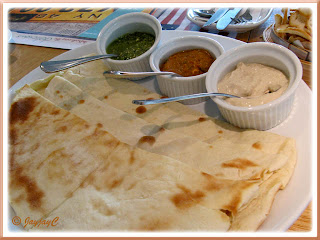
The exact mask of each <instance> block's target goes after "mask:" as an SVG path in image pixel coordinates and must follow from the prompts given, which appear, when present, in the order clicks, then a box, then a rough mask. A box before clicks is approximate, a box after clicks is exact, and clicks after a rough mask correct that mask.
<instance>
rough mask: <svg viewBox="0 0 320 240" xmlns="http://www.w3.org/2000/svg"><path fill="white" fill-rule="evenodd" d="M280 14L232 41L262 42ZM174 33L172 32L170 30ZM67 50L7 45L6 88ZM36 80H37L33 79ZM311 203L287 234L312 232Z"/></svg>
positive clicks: (307, 73)
mask: <svg viewBox="0 0 320 240" xmlns="http://www.w3.org/2000/svg"><path fill="white" fill-rule="evenodd" d="M278 13H281V9H274V10H273V12H272V14H271V15H270V17H269V19H268V20H267V21H266V22H264V23H263V24H262V25H260V26H259V27H257V28H255V29H253V30H250V31H248V32H245V33H237V34H236V35H234V39H237V40H240V41H243V42H246V43H252V42H263V41H264V39H263V32H264V30H265V29H266V28H267V27H269V26H270V25H272V24H273V23H274V15H275V14H278ZM171 31H174V30H171ZM199 31H200V32H207V30H206V29H202V28H200V29H199ZM219 34H220V35H225V36H228V34H229V33H224V32H220V33H219ZM67 51H69V50H66V49H58V48H49V47H41V46H31V45H23V44H15V43H10V44H8V56H9V59H8V66H7V67H8V73H9V74H8V78H9V79H8V87H9V88H11V87H12V86H13V85H14V84H15V83H16V82H18V81H19V80H20V79H21V78H23V77H24V76H25V75H27V74H28V73H29V72H31V71H32V70H34V69H35V68H39V66H40V63H41V62H44V61H48V60H50V59H52V58H54V57H56V56H58V55H60V54H62V53H65V52H67ZM311 76H312V75H311V67H310V66H307V67H303V77H302V79H303V80H304V81H305V83H306V84H307V85H308V86H309V88H310V89H312V81H311ZM35 80H37V79H35ZM311 216H312V202H310V203H309V205H308V206H307V207H306V209H305V210H304V211H303V212H302V214H301V215H300V217H299V218H298V219H297V220H296V221H295V222H294V224H293V225H292V226H291V227H290V228H289V229H288V230H287V231H288V232H307V231H311V230H312V218H311Z"/></svg>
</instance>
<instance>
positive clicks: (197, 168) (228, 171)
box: [9, 61, 296, 231]
mask: <svg viewBox="0 0 320 240" xmlns="http://www.w3.org/2000/svg"><path fill="white" fill-rule="evenodd" d="M103 70H104V66H103V65H102V64H101V63H99V61H97V62H92V63H88V64H84V65H81V66H78V67H76V68H73V69H70V70H68V71H65V72H62V73H60V74H58V75H60V76H61V77H57V76H56V77H54V76H51V77H50V78H48V79H46V80H44V81H37V82H35V83H34V84H32V85H31V87H32V88H33V89H35V90H37V91H38V93H40V94H41V95H43V96H45V97H46V98H48V99H49V100H50V101H52V102H53V103H54V104H56V105H58V106H59V107H60V108H59V107H57V106H55V105H54V104H53V103H51V102H49V101H48V100H46V99H45V98H44V97H41V95H39V94H37V93H36V92H35V91H33V90H32V89H30V88H29V87H25V88H23V89H22V90H21V91H20V92H19V93H18V95H17V97H16V98H15V100H14V102H13V105H12V106H14V105H15V104H16V103H18V102H20V101H22V102H23V101H24V100H25V99H29V98H30V97H31V98H35V99H36V103H37V104H36V107H31V108H30V109H31V110H27V111H26V112H27V116H28V117H27V118H26V119H27V120H23V121H20V120H19V121H18V122H19V124H18V123H17V122H13V124H10V133H11V136H12V137H11V139H12V140H11V142H12V144H11V147H10V148H11V158H10V159H14V160H13V161H11V162H12V164H11V165H12V166H13V167H12V168H11V169H10V176H11V175H12V176H13V177H12V178H11V177H10V181H11V182H10V185H9V186H10V204H11V205H12V206H13V208H14V210H15V211H16V213H17V215H18V216H20V213H21V216H30V214H29V212H30V211H31V212H32V214H34V215H32V216H33V217H34V218H36V219H37V218H38V219H39V218H45V219H46V220H48V219H54V218H55V217H57V216H58V217H59V223H58V225H57V226H56V227H55V228H54V229H53V228H50V229H48V228H46V227H41V228H38V227H34V228H32V230H49V231H52V230H77V231H81V230H82V231H85V230H88V231H90V230H91V231H92V230H97V231H98V230H104V231H106V230H107V231H109V230H135V231H141V230H142V231H145V230H156V231H157V230H158V231H162V230H209V231H227V230H228V229H229V230H231V231H254V230H256V229H257V228H258V227H259V225H260V224H261V223H262V222H263V221H264V219H265V218H266V215H267V214H268V212H269V210H270V207H271V205H272V202H273V199H274V197H275V195H276V193H277V191H278V190H279V189H283V188H284V187H285V186H286V184H287V183H288V181H289V179H290V177H291V175H292V173H293V170H294V165H295V162H296V152H295V142H294V140H293V139H289V138H286V137H282V136H279V135H276V134H272V133H268V132H260V131H254V130H242V129H238V128H235V127H232V126H230V125H229V124H227V123H224V122H221V121H219V120H216V119H212V118H209V117H208V116H206V115H204V114H200V113H198V112H196V111H194V110H191V109H190V108H188V107H186V106H183V105H181V104H179V103H168V104H164V105H156V106H147V107H146V109H143V111H140V110H141V109H140V110H139V109H137V106H135V105H131V104H128V103H130V102H131V101H132V100H133V99H144V98H150V97H153V98H158V97H159V95H157V94H155V93H152V92H150V91H149V90H147V89H145V88H143V87H141V86H140V85H138V84H135V83H132V82H130V81H127V80H118V79H108V80H106V79H105V78H104V77H103V75H102V74H101V73H102V72H103ZM39 103H40V104H39ZM18 106H19V104H18ZM21 106H22V105H21ZM24 107H25V106H23V107H22V108H21V109H24ZM62 108H64V109H62ZM11 109H13V107H11ZM18 109H19V108H18ZM27 109H28V106H27ZM19 111H21V110H19ZM22 111H23V112H25V110H22ZM49 112H50V113H54V114H49ZM56 112H58V113H56ZM70 112H71V113H70ZM64 116H67V118H66V119H64ZM73 122H74V123H76V124H75V126H78V125H79V126H81V125H82V126H83V127H84V128H85V129H88V130H87V131H86V130H85V129H84V130H83V131H78V130H75V129H74V128H73V127H72V126H73ZM78 122H79V123H78ZM38 124H40V125H39V126H38ZM46 125H48V126H50V127H48V128H46ZM65 126H66V127H67V128H65ZM69 128H71V129H72V130H69ZM26 129H28V130H26ZM38 129H39V130H38ZM57 129H59V134H58V135H57V134H56V130H57ZM30 130H32V131H30ZM40 130H41V131H44V133H41V134H39V133H38V131H40ZM97 132H99V134H96V133H97ZM109 132H110V133H111V134H112V135H113V136H112V135H111V134H110V133H109ZM77 134H78V135H77ZM87 135H89V136H87ZM92 136H94V137H95V138H93V139H92V140H91V138H92ZM74 137H78V138H77V140H76V141H75V140H74V139H73V138H74ZM115 137H116V138H115ZM83 138H84V139H87V138H89V139H90V141H89V143H88V144H87V145H86V146H83V145H84V142H83V141H81V139H83ZM17 139H18V140H17ZM42 139H45V141H43V144H42V142H41V141H42ZM106 139H108V140H106ZM69 142H70V143H69ZM106 142H109V144H110V143H112V144H111V146H110V147H109V146H107V147H106ZM71 143H72V144H71ZM130 145H131V146H130ZM30 146H34V148H36V149H38V150H37V151H38V154H39V153H42V152H43V153H45V154H42V155H41V157H40V158H38V159H36V160H34V159H35V158H36V157H37V156H38V155H37V153H34V154H32V153H30V151H27V149H28V148H30ZM60 148H62V150H61V149H60ZM105 148H107V149H105ZM21 149H23V150H21ZM76 149H81V150H80V151H79V152H78V153H74V152H75V151H76ZM65 152H66V153H67V154H65ZM83 152H85V154H83ZM52 153H53V154H52ZM73 154H74V155H75V156H77V158H79V161H80V162H81V164H80V165H79V166H78V168H77V167H75V168H73V165H74V163H73V161H76V160H75V159H74V158H72V157H71V160H70V161H69V158H70V156H73ZM46 156H47V157H46ZM96 156H98V157H97V158H96ZM92 159H93V160H92ZM91 161H93V162H94V164H93V165H91ZM51 162H53V163H54V164H53V166H52V164H51ZM88 165H90V167H87V166H88ZM21 166H22V167H21ZM36 166H40V167H38V168H37V167H36ZM42 166H44V167H42ZM83 167H84V168H86V169H82V168H83ZM15 169H18V171H16V170H15ZM21 169H22V170H21ZM52 171H53V172H54V173H55V174H53V175H52V174H51V177H49V175H50V174H48V173H49V172H52ZM77 171H79V172H80V174H77ZM21 172H22V173H23V174H22V177H25V176H27V178H30V179H31V181H30V182H31V183H32V184H31V186H32V187H33V186H37V188H36V189H37V192H38V193H39V192H42V193H41V194H40V195H39V196H40V199H41V201H40V202H41V209H43V210H42V211H41V212H39V211H38V210H36V208H35V207H32V203H30V202H33V201H34V200H31V201H29V200H30V199H31V198H32V197H30V198H28V197H27V198H26V197H22V198H21V196H29V195H28V191H29V190H30V184H23V183H22V182H21V181H16V180H15V178H16V176H15V175H14V174H18V175H19V174H20V173H21ZM61 173H63V174H62V175H61ZM70 173H72V174H70ZM39 176H40V177H39ZM59 176H64V177H62V179H65V178H67V177H66V176H68V177H70V176H72V177H74V178H75V181H74V182H73V183H72V184H68V183H66V182H64V183H63V184H62V183H61V184H60V180H61V179H60V178H59ZM19 177H20V175H19ZM58 179H59V180H58ZM52 181H56V182H59V184H57V185H51V183H52ZM12 186H13V187H12ZM54 188H57V189H58V190H57V191H55V189H54ZM49 193H50V194H51V195H52V196H54V197H52V199H51V200H50V199H49V197H47V196H48V194H49ZM56 196H57V197H56ZM28 205H29V206H28ZM25 206H28V208H25ZM97 223H98V224H97Z"/></svg>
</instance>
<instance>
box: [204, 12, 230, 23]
mask: <svg viewBox="0 0 320 240" xmlns="http://www.w3.org/2000/svg"><path fill="white" fill-rule="evenodd" d="M228 11H229V8H219V9H218V10H217V11H216V12H215V13H214V14H213V15H212V16H211V18H210V19H209V20H208V21H207V22H206V23H205V24H204V25H203V27H207V26H209V25H210V24H212V23H215V22H216V21H218V20H219V19H221V18H222V17H223V16H224V15H225V14H226V12H228Z"/></svg>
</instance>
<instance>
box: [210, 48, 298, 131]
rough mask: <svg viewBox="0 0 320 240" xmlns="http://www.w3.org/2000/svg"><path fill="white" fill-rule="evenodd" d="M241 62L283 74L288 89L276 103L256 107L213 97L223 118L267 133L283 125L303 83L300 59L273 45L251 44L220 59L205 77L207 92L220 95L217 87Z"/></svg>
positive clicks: (236, 49)
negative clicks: (265, 66)
mask: <svg viewBox="0 0 320 240" xmlns="http://www.w3.org/2000/svg"><path fill="white" fill-rule="evenodd" d="M239 62H244V63H260V64H264V65H267V66H270V67H273V68H276V69H278V70H280V71H282V72H283V73H284V74H285V75H286V76H287V77H288V79H289V86H288V88H287V90H286V91H285V92H284V93H283V94H282V95H281V96H280V97H279V98H277V99H276V100H274V101H271V102H269V103H267V104H263V105H260V106H254V107H238V106H233V105H231V104H229V103H227V102H226V101H224V100H223V99H221V98H217V97H216V98H212V99H213V101H214V102H215V103H216V104H217V105H218V108H219V110H220V112H221V114H222V116H223V117H224V118H225V119H226V120H227V121H228V122H230V123H231V124H233V125H235V126H238V127H240V128H252V129H257V130H267V129H270V128H273V127H275V126H277V125H278V124H280V123H281V122H283V121H284V120H285V119H286V118H287V117H288V115H289V114H290V112H291V109H292V106H293V101H294V96H295V92H296V89H297V87H298V85H299V82H300V81H301V77H302V66H301V63H300V61H299V59H298V58H297V56H296V55H295V54H294V53H293V52H291V51H290V50H288V49H287V48H285V47H282V46H280V45H277V44H273V43H249V44H245V45H242V46H239V47H237V48H233V49H231V50H229V51H227V52H225V53H224V54H223V55H221V56H220V57H219V59H217V60H216V61H215V62H214V63H213V64H212V65H211V67H210V69H209V71H208V74H207V77H206V87H207V91H208V92H218V87H217V84H218V82H219V81H220V80H222V79H223V77H224V76H225V75H226V74H227V73H229V72H231V71H233V70H234V69H235V68H236V65H237V64H238V63H239Z"/></svg>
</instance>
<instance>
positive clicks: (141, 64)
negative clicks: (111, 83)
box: [96, 12, 162, 79]
mask: <svg viewBox="0 0 320 240" xmlns="http://www.w3.org/2000/svg"><path fill="white" fill-rule="evenodd" d="M133 32H146V33H150V34H152V35H154V36H155V42H154V44H153V46H152V47H151V48H150V49H149V50H148V51H146V52H145V53H143V54H142V55H140V56H138V57H136V58H133V59H129V60H113V59H110V58H107V59H103V61H104V63H105V64H106V65H107V66H108V67H109V68H110V69H111V70H119V71H126V72H148V71H151V68H150V64H149V57H150V55H151V53H152V52H153V51H154V50H155V48H156V47H157V45H158V43H159V41H160V37H161V32H162V28H161V24H160V23H159V21H158V19H156V18H155V17H153V16H151V15H150V14H147V13H141V12H139V13H128V14H124V15H122V16H120V17H117V18H115V19H113V20H112V21H111V22H109V23H108V24H107V25H106V26H104V27H103V28H102V30H101V31H100V33H99V36H98V38H97V41H96V45H97V51H98V53H99V54H106V48H107V46H108V45H109V44H110V43H112V42H113V41H114V40H116V39H117V38H119V37H121V36H122V35H124V34H126V33H133ZM136 79H138V78H136Z"/></svg>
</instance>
